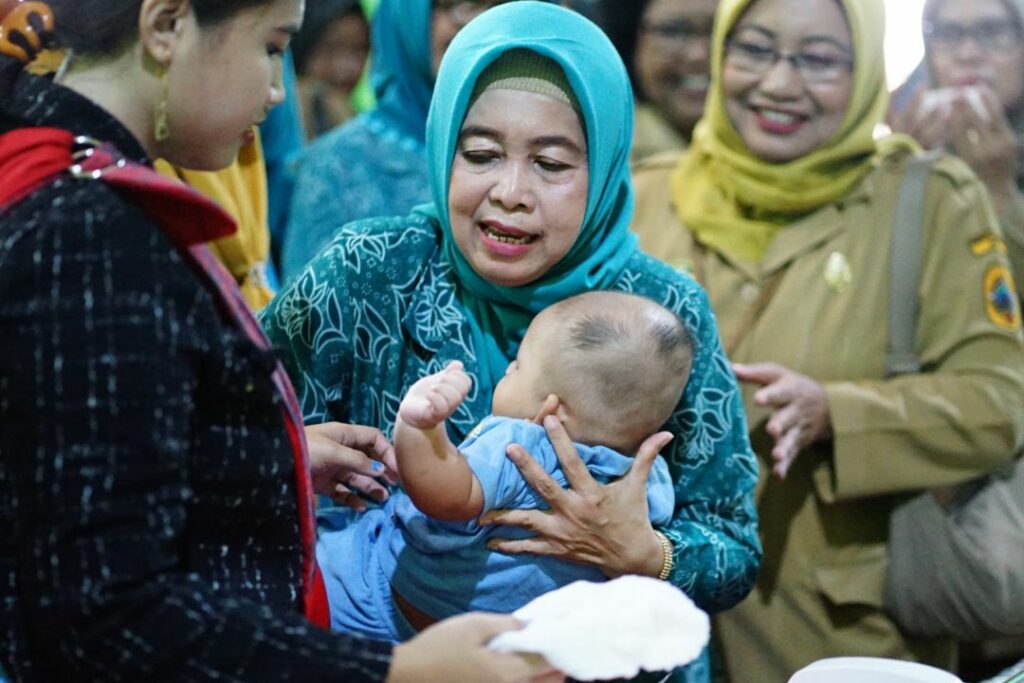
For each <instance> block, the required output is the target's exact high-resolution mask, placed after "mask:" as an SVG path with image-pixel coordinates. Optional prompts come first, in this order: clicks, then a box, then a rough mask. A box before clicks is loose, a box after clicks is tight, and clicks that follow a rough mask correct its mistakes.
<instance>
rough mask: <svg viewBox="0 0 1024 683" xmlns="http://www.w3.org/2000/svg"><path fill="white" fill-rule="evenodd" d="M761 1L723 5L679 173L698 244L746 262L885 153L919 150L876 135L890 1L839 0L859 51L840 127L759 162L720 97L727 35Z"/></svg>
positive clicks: (683, 216)
mask: <svg viewBox="0 0 1024 683" xmlns="http://www.w3.org/2000/svg"><path fill="white" fill-rule="evenodd" d="M755 1H758V0H722V1H721V2H720V3H719V6H718V12H717V16H716V18H715V32H714V36H713V41H714V44H713V52H712V66H711V88H710V90H709V93H708V101H707V106H706V108H705V111H704V118H703V119H702V120H701V122H700V123H699V124H698V126H697V129H696V130H695V132H694V138H693V145H692V146H691V148H690V151H689V152H688V153H687V155H686V156H685V157H684V158H683V160H682V161H681V163H680V164H679V166H678V167H677V168H676V170H675V172H674V173H673V176H672V195H673V198H674V199H675V205H676V211H677V213H678V215H679V218H680V220H682V222H683V224H684V225H686V226H687V227H688V228H689V229H690V230H692V231H693V232H694V234H695V235H696V237H697V239H698V240H699V241H700V242H702V243H704V244H707V245H709V246H712V247H714V248H716V249H718V250H720V251H722V252H724V253H726V254H728V255H730V256H732V257H733V258H737V259H739V260H742V261H746V262H748V263H759V262H760V261H761V259H762V258H763V256H764V253H765V251H766V250H767V248H768V245H769V244H771V242H772V240H773V239H774V238H775V235H776V234H777V233H778V231H779V230H781V229H782V228H784V227H785V226H786V225H788V224H790V223H792V222H793V221H795V220H797V219H799V218H800V217H801V216H804V215H806V214H808V213H810V212H812V211H814V210H815V209H817V208H819V207H821V206H824V205H826V204H829V203H831V202H834V201H836V200H838V199H840V198H841V197H843V196H845V195H846V194H847V193H848V192H849V191H850V190H851V189H852V188H853V187H854V185H856V184H857V182H858V181H860V180H861V178H863V177H864V175H865V174H866V173H867V172H868V171H869V170H870V169H871V167H872V165H873V164H874V162H875V159H876V158H877V157H878V156H882V155H885V154H888V153H890V152H891V151H893V149H895V148H899V147H906V148H910V149H913V148H914V145H913V142H912V141H911V140H910V139H909V138H905V137H902V136H891V137H888V138H886V139H884V140H881V141H877V142H876V140H875V139H874V130H875V126H876V125H877V124H878V123H879V122H881V121H882V120H883V118H884V117H885V112H886V108H887V106H888V102H889V93H888V90H887V89H886V83H885V64H884V51H883V38H884V36H885V8H884V6H883V0H839V2H840V4H841V5H842V7H843V10H844V11H845V13H846V19H847V22H848V23H849V25H850V32H851V37H852V43H853V49H854V67H853V92H852V95H851V98H850V103H849V105H848V108H847V111H846V117H845V119H844V121H843V124H842V126H841V127H840V129H839V131H838V132H837V133H836V134H835V136H834V137H833V138H832V139H831V140H829V141H827V142H826V143H825V144H823V145H822V146H821V147H819V148H817V149H815V150H814V151H812V152H810V153H809V154H806V155H804V156H802V157H800V158H797V159H794V160H792V161H789V162H786V163H781V164H773V163H768V162H764V161H761V160H759V159H757V158H755V157H754V156H753V155H752V154H751V153H750V151H749V150H748V149H747V146H746V145H745V144H744V142H743V140H742V139H741V138H740V136H739V134H738V133H737V132H736V129H735V128H733V126H732V124H731V123H730V121H729V117H728V115H727V114H726V111H725V104H724V98H723V93H722V61H723V59H724V56H725V42H726V39H727V38H728V36H729V34H730V32H731V31H732V29H733V27H734V26H735V25H736V23H737V22H738V21H739V20H740V18H741V17H742V16H743V13H744V12H745V11H746V9H747V7H749V6H750V5H751V4H752V3H753V2H755ZM760 1H764V0H760ZM812 1H816V2H825V1H827V2H831V1H832V0H812Z"/></svg>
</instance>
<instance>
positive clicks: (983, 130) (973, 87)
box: [890, 0, 1024, 293]
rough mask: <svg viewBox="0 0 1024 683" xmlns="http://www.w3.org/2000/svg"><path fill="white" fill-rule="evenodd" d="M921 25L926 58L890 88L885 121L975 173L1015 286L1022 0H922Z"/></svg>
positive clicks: (1021, 267)
mask: <svg viewBox="0 0 1024 683" xmlns="http://www.w3.org/2000/svg"><path fill="white" fill-rule="evenodd" d="M923 24H924V44H925V59H924V61H923V62H922V64H921V66H920V67H918V69H917V71H916V72H915V73H914V74H913V75H911V77H910V79H909V80H908V82H907V84H905V85H904V86H902V87H901V88H900V89H899V90H898V91H897V92H896V93H895V94H894V97H893V107H892V112H891V113H890V124H891V125H892V127H893V129H894V130H896V131H900V132H905V133H908V134H909V135H911V136H913V137H914V138H915V139H917V141H918V142H920V143H921V144H922V145H923V146H924V147H926V148H928V149H941V148H945V149H947V150H949V151H951V152H954V153H955V154H956V155H957V156H959V157H960V158H961V159H963V160H964V161H966V162H967V164H968V165H969V166H970V167H971V169H972V170H973V171H974V172H975V173H976V174H977V175H978V178H980V179H981V181H982V182H983V183H984V184H985V187H986V188H987V189H988V192H989V195H990V196H991V198H992V203H993V204H994V205H995V208H996V212H997V213H998V215H999V218H1000V224H1001V227H1002V228H1003V233H1004V236H1005V238H1006V247H1007V251H1008V254H1009V257H1010V261H1011V263H1012V264H1013V266H1014V271H1015V273H1016V275H1017V276H1018V277H1017V285H1018V288H1019V287H1020V283H1021V282H1022V281H1024V194H1022V192H1021V188H1022V187H1024V32H1022V27H1024V0H971V2H963V1H962V0H928V2H927V3H926V4H925V7H924V22H923ZM1018 293H1020V290H1019V289H1018Z"/></svg>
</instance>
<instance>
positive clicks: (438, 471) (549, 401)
mask: <svg viewBox="0 0 1024 683" xmlns="http://www.w3.org/2000/svg"><path fill="white" fill-rule="evenodd" d="M692 359H693V347H692V341H691V337H690V334H689V332H688V331H687V329H686V326H685V325H684V324H683V323H682V321H680V320H679V318H678V317H676V316H675V314H673V313H672V312H671V311H669V310H667V309H665V308H663V307H662V306H660V305H659V304H657V303H655V302H653V301H651V300H649V299H645V298H643V297H639V296H634V295H631V294H625V293H620V292H589V293H586V294H581V295H578V296H575V297H572V298H569V299H566V300H564V301H562V302H560V303H558V304H555V305H553V306H550V307H548V308H546V309H544V310H543V311H542V312H541V313H540V314H538V315H537V316H536V317H535V318H534V320H533V322H532V323H531V324H530V327H529V329H528V330H527V332H526V336H525V337H524V339H523V342H522V344H521V345H520V348H519V354H518V356H517V358H516V360H515V361H513V362H512V363H511V364H510V365H509V367H508V370H507V371H506V374H505V377H504V378H502V380H501V381H500V382H499V383H498V385H497V387H495V389H494V395H493V398H492V413H493V414H492V415H491V416H490V417H488V418H486V419H485V420H484V421H483V422H481V423H480V424H479V425H478V426H477V427H476V429H474V430H473V432H472V433H471V434H470V435H469V436H468V437H467V438H466V440H465V441H463V442H462V443H461V444H460V445H459V446H458V447H456V446H455V445H454V444H453V443H452V442H451V440H450V439H449V438H448V434H447V431H446V430H445V424H444V422H445V420H446V419H448V418H449V417H450V416H451V415H452V413H453V412H454V411H455V409H456V408H457V407H458V406H459V404H460V403H461V402H462V401H463V400H464V399H465V398H466V396H467V394H468V392H469V389H470V386H471V380H470V377H469V376H468V375H467V374H466V373H465V371H464V370H463V369H462V364H461V363H459V362H457V361H456V362H453V363H450V364H449V365H448V366H447V367H446V368H445V369H444V370H442V371H440V372H437V373H435V374H433V375H429V376H427V377H424V378H423V379H421V380H419V381H418V382H416V384H414V385H413V386H412V387H411V388H410V389H409V391H408V393H407V394H406V396H405V398H404V400H403V401H402V404H401V406H400V407H399V410H398V418H397V421H396V423H395V432H394V445H395V454H396V458H397V462H398V470H399V473H400V475H401V478H402V486H403V488H404V491H405V492H404V493H402V492H397V493H396V494H395V495H393V496H392V497H391V498H390V499H389V500H388V502H387V503H386V504H385V506H384V507H382V508H378V509H375V510H370V511H369V512H367V513H365V514H364V515H362V516H361V517H359V518H357V519H356V520H354V521H352V518H351V516H350V513H348V512H347V511H340V510H333V511H328V512H327V513H325V514H324V515H322V517H321V523H320V539H319V541H318V543H317V559H318V560H319V563H320V566H321V568H322V570H323V573H324V579H325V585H326V588H327V594H328V601H329V603H330V610H331V622H332V623H331V625H332V627H333V628H335V629H337V630H342V631H347V632H352V633H360V634H364V635H366V636H367V637H372V638H378V639H390V640H392V641H400V640H405V639H407V638H409V637H411V636H412V635H414V634H415V631H416V630H419V629H422V628H425V627H426V626H427V625H429V624H430V623H432V622H433V621H436V620H440V619H443V618H445V617H448V616H451V615H454V614H459V613H462V612H465V611H469V610H483V611H491V612H512V611H514V610H516V609H518V608H519V607H521V606H522V605H524V604H526V603H527V602H529V601H530V600H532V599H533V598H535V597H537V596H539V595H541V594H543V593H546V592H547V591H550V590H553V589H555V588H559V587H561V586H564V585H566V584H568V583H571V582H572V581H576V580H580V579H583V580H589V581H602V580H604V578H605V577H604V576H603V575H602V574H601V572H600V570H598V569H597V568H595V567H591V566H587V565H581V564H574V563H570V562H566V561H563V560H557V559H553V558H549V557H542V556H532V555H505V554H502V553H498V552H495V551H492V550H490V549H488V547H487V544H486V541H487V539H488V538H489V537H490V536H491V535H494V536H499V537H505V538H521V537H523V536H525V535H528V534H524V532H522V531H521V530H519V529H513V528H511V527H497V528H494V527H488V526H480V525H479V524H478V523H477V522H476V520H477V518H478V517H479V516H480V515H482V514H483V513H485V512H487V511H489V510H492V509H504V508H543V507H546V504H545V503H544V501H543V499H542V498H540V497H539V496H538V495H537V494H536V493H535V492H534V491H533V490H532V489H531V488H530V486H529V485H528V484H527V483H526V481H525V480H524V479H523V478H522V475H520V473H519V471H518V470H517V469H516V467H515V465H514V464H512V462H511V461H509V459H508V458H507V457H506V456H505V452H506V448H507V447H508V445H509V444H511V443H517V444H519V445H521V446H523V447H524V448H525V449H526V451H527V452H529V453H531V454H532V455H533V456H534V458H535V459H537V461H538V462H539V463H540V464H541V466H542V467H544V469H545V470H546V471H547V472H548V473H549V474H550V475H551V476H552V477H553V478H554V479H555V480H556V481H557V482H558V483H559V484H560V485H561V486H563V487H565V486H567V483H566V478H565V475H564V473H563V472H562V470H561V466H560V464H559V461H558V457H557V455H556V454H555V452H554V449H553V447H552V446H551V443H550V442H549V441H548V438H547V434H546V432H545V431H544V428H543V427H542V426H541V424H540V423H541V421H542V420H543V418H544V417H546V416H547V415H555V416H556V417H558V419H559V420H561V421H562V423H563V424H564V425H565V428H566V431H567V432H568V433H569V435H570V437H572V439H573V441H574V442H575V443H576V447H577V450H578V451H579V455H580V458H581V459H582V461H583V463H584V464H585V465H586V467H587V469H588V470H589V471H590V473H591V475H592V476H594V478H595V479H597V480H598V481H599V482H601V483H607V482H608V481H611V480H613V479H615V478H617V477H620V476H622V475H623V474H625V473H626V472H627V471H628V470H629V466H630V464H631V456H632V455H633V454H635V452H636V450H637V449H638V448H639V446H640V444H641V443H642V442H643V441H644V440H645V439H646V438H647V437H648V436H650V435H651V434H653V433H654V432H656V431H657V430H658V429H660V428H661V427H662V425H664V424H665V422H666V421H667V420H668V419H669V417H670V416H671V415H672V413H673V412H674V411H675V409H676V406H677V405H678V403H679V400H680V398H681V396H682V394H683V390H684V389H685V387H686V381H687V378H688V377H689V374H690V365H691V363H692ZM647 503H648V511H649V516H650V519H651V522H652V524H655V525H662V524H665V523H667V522H668V521H669V519H671V517H672V512H673V507H674V503H675V500H674V495H673V489H672V479H671V477H670V475H669V472H668V466H667V464H666V463H665V461H664V459H662V458H661V457H659V458H658V459H657V460H656V461H655V463H654V466H653V468H652V469H651V474H650V477H649V479H648V482H647Z"/></svg>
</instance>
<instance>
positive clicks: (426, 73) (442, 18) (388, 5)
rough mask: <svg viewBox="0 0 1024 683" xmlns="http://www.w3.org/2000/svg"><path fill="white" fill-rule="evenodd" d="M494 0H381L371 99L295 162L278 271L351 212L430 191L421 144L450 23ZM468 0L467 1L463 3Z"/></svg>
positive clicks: (387, 208)
mask: <svg viewBox="0 0 1024 683" xmlns="http://www.w3.org/2000/svg"><path fill="white" fill-rule="evenodd" d="M494 1H495V0H477V1H476V2H471V3H460V5H464V6H465V7H460V8H458V9H450V8H448V7H447V5H448V4H450V3H444V2H434V0H382V1H381V3H380V5H379V6H378V7H377V9H376V11H375V13H374V15H373V20H372V25H371V41H370V42H371V46H372V50H373V56H372V59H371V72H370V77H371V82H372V84H373V93H374V97H375V98H376V100H377V106H376V108H375V109H373V110H372V111H369V112H366V113H364V114H361V115H359V116H357V117H355V118H354V119H352V120H350V121H347V122H346V123H345V124H343V125H341V126H340V127H338V128H336V129H335V130H333V131H331V132H329V133H327V134H326V135H323V136H321V137H320V138H319V139H317V140H316V141H314V142H313V143H312V144H311V145H310V146H309V147H308V148H306V150H305V151H303V153H302V154H301V155H300V157H299V158H298V160H297V162H296V181H295V182H296V185H295V191H294V193H293V194H292V205H291V207H290V210H289V217H288V226H287V228H286V230H285V233H284V236H283V238H282V241H283V244H282V246H281V276H282V280H284V281H288V280H291V279H292V278H294V277H295V276H297V275H298V274H299V273H300V272H302V269H303V268H304V267H305V265H306V263H307V262H308V261H310V260H311V259H312V258H313V257H314V256H316V254H317V252H318V251H320V249H322V248H323V247H324V246H325V245H326V244H327V243H328V242H330V241H331V239H332V238H333V237H334V235H335V234H336V233H337V231H338V229H339V228H340V227H341V226H343V225H345V224H346V223H349V222H351V221H354V220H358V219H360V218H369V217H371V216H384V215H398V214H405V213H407V212H408V211H409V209H411V208H412V207H413V206H415V205H416V204H419V203H421V202H424V201H426V200H427V199H428V197H429V196H430V186H429V184H428V181H427V164H426V158H425V156H426V154H425V148H424V137H425V135H426V120H427V109H428V107H429V106H430V93H431V91H432V90H433V87H434V73H435V70H436V66H437V62H438V61H439V59H440V54H443V52H444V48H445V47H446V46H447V44H448V43H449V41H450V40H451V37H452V35H454V32H455V31H457V30H458V29H459V28H461V26H462V24H464V23H465V22H466V21H468V19H469V18H470V17H472V16H474V15H475V14H476V13H479V12H481V11H483V9H484V8H485V7H487V6H488V5H490V4H493V2H494ZM466 7H468V9H466Z"/></svg>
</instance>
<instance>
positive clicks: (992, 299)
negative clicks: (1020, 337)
mask: <svg viewBox="0 0 1024 683" xmlns="http://www.w3.org/2000/svg"><path fill="white" fill-rule="evenodd" d="M1016 291H1017V289H1016V286H1015V285H1014V283H1013V275H1012V274H1011V273H1010V269H1009V268H1007V267H1006V266H1003V265H998V264H997V265H993V266H989V268H988V270H986V271H985V283H984V295H985V310H986V311H987V312H988V317H989V320H991V321H992V322H993V323H995V324H996V325H998V326H999V327H1001V328H1003V329H1004V330H1017V329H1020V304H1019V303H1018V302H1017V295H1016Z"/></svg>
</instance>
